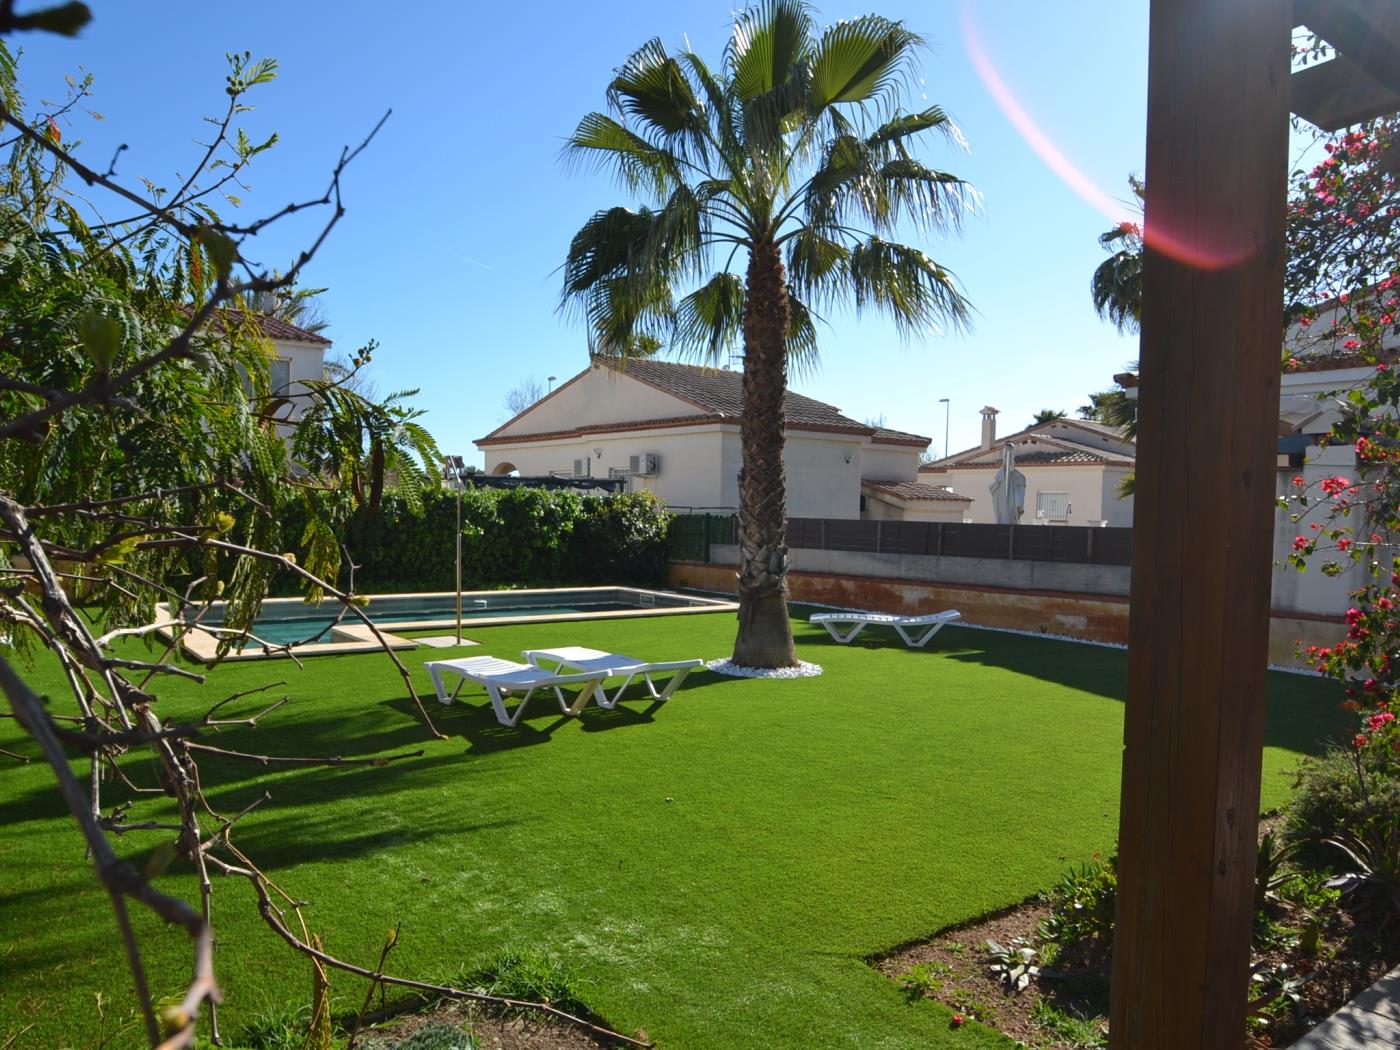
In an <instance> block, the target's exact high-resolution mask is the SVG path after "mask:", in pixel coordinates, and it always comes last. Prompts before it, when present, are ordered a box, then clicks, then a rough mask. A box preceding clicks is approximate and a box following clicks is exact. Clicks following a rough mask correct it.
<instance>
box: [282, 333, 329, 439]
mask: <svg viewBox="0 0 1400 1050" xmlns="http://www.w3.org/2000/svg"><path fill="white" fill-rule="evenodd" d="M268 346H269V352H268V356H269V357H271V358H273V359H275V360H282V361H286V362H287V364H288V368H287V373H288V376H289V379H290V383H291V385H290V388H289V392H290V393H291V394H292V403H291V405H289V406H288V407H287V408H286V409H283V410H281V412H279V415H282V416H285V417H286V418H288V419H292V420H296V419H300V418H301V414H302V412H303V411H305V407H306V406H305V399H304V398H301V397H298V396H297V395H298V394H302V393H304V392H305V390H306V387H305V386H303V385H302V384H303V383H304V381H306V380H317V379H324V378H325V377H326V344H324V343H292V342H287V341H285V340H281V339H274V340H269V342H268ZM278 429H279V430H280V431H281V433H282V435H283V436H284V437H286V436H288V435H290V434H291V428H290V427H286V426H279V428H278Z"/></svg>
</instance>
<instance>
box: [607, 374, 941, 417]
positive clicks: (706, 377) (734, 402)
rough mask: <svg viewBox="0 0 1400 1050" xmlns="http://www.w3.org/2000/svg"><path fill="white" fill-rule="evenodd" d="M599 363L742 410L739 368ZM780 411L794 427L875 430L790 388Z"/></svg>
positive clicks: (730, 411) (700, 400)
mask: <svg viewBox="0 0 1400 1050" xmlns="http://www.w3.org/2000/svg"><path fill="white" fill-rule="evenodd" d="M602 363H603V364H604V365H605V366H606V367H608V368H612V369H614V370H616V371H618V372H621V373H623V374H624V375H627V376H631V377H632V378H633V379H636V380H639V381H641V382H643V383H646V384H647V385H648V386H654V387H656V388H657V389H658V390H664V391H665V392H666V393H668V394H671V395H673V396H675V397H679V398H681V399H682V400H685V401H689V402H690V403H691V404H693V405H695V406H696V407H697V408H702V409H704V410H706V411H707V412H710V413H713V414H714V415H716V416H719V417H722V418H724V419H728V420H738V419H739V417H740V415H741V414H742V411H743V405H744V379H743V375H742V374H741V373H739V372H730V371H727V370H726V369H723V368H703V367H700V366H698V365H680V364H676V363H675V362H674V361H658V360H656V359H655V358H647V357H644V358H634V359H632V360H628V361H619V362H611V361H605V362H602ZM783 414H784V415H785V416H786V417H787V424H788V426H789V427H790V428H792V429H796V430H806V429H816V430H825V431H837V432H849V433H852V434H864V435H873V434H875V433H876V430H875V428H874V427H870V426H867V425H866V424H864V423H858V422H856V421H855V420H854V419H851V418H849V417H847V416H843V415H842V414H841V410H840V409H838V408H837V407H836V406H835V405H828V404H826V403H825V402H824V401H817V400H815V399H814V398H810V397H803V396H802V395H801V394H794V393H793V392H792V391H791V390H789V391H788V392H787V393H786V394H785V395H784V397H783ZM890 433H897V432H896V431H890ZM910 436H913V435H910Z"/></svg>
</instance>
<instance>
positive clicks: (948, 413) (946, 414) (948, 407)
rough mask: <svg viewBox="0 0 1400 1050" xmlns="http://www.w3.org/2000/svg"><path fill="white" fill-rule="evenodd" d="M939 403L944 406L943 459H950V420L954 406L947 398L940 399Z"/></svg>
mask: <svg viewBox="0 0 1400 1050" xmlns="http://www.w3.org/2000/svg"><path fill="white" fill-rule="evenodd" d="M938 403H939V404H940V405H942V406H943V458H944V459H947V458H948V420H949V419H950V418H951V416H952V412H953V406H952V405H951V404H950V403H949V402H948V399H947V398H946V397H940V398H939V399H938Z"/></svg>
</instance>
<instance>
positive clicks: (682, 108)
mask: <svg viewBox="0 0 1400 1050" xmlns="http://www.w3.org/2000/svg"><path fill="white" fill-rule="evenodd" d="M608 103H609V105H611V106H612V107H613V108H614V109H615V110H616V111H617V112H618V113H621V114H624V115H625V116H626V117H629V118H631V119H633V120H636V121H638V122H639V123H640V124H641V126H642V127H643V128H645V129H647V130H649V131H651V132H652V133H653V134H655V135H656V136H657V137H658V138H660V139H661V140H662V141H664V142H665V143H666V145H667V146H668V148H671V149H676V150H679V151H681V152H682V153H683V154H689V155H694V156H704V153H705V111H704V109H703V107H702V106H701V105H700V101H699V100H698V99H697V98H696V97H695V92H694V90H693V89H692V88H691V85H690V81H689V80H687V79H686V76H685V71H684V70H683V69H682V68H681V65H680V63H679V62H677V61H676V60H675V59H674V58H672V57H671V56H670V55H669V54H667V53H666V47H665V45H664V44H662V43H661V41H660V40H657V39H655V38H653V39H651V40H648V41H647V42H646V43H645V44H643V45H642V46H641V47H639V48H638V49H637V50H636V51H634V52H633V53H632V55H631V56H630V57H629V58H628V59H627V61H626V62H624V63H623V64H622V66H621V67H620V68H619V69H618V70H617V73H616V75H615V76H614V77H613V80H612V83H611V84H609V85H608Z"/></svg>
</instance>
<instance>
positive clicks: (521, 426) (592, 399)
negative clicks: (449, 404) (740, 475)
mask: <svg viewBox="0 0 1400 1050" xmlns="http://www.w3.org/2000/svg"><path fill="white" fill-rule="evenodd" d="M701 411H702V410H701V409H699V408H696V407H695V406H694V405H692V404H690V403H689V402H686V401H682V400H681V399H680V398H678V397H673V396H672V395H670V394H667V393H664V392H662V391H660V390H657V389H656V388H655V387H653V386H648V385H647V384H646V383H642V382H639V381H637V380H636V379H633V378H631V377H630V376H628V375H626V374H625V373H620V372H618V371H617V370H616V369H612V368H606V367H604V366H602V365H593V366H592V367H591V368H589V370H588V371H587V372H585V373H583V374H582V375H581V376H579V377H577V378H575V379H572V380H570V381H569V382H567V383H565V384H564V385H563V386H561V387H558V388H557V389H556V390H555V391H554V392H553V393H552V394H550V395H549V396H548V397H545V398H542V399H541V400H539V401H537V402H536V403H535V404H534V405H533V406H532V407H531V408H530V409H529V410H528V411H526V412H525V414H524V415H522V416H521V417H520V418H519V419H517V420H515V421H514V422H513V423H511V425H510V426H509V427H507V428H505V429H504V430H502V431H501V434H500V436H502V437H504V436H507V435H510V436H514V435H518V434H545V433H549V432H551V431H557V430H573V429H575V428H578V427H587V426H596V425H598V424H604V423H629V422H637V421H641V420H644V419H670V418H672V417H675V416H689V415H696V414H699V413H700V412H701Z"/></svg>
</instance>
